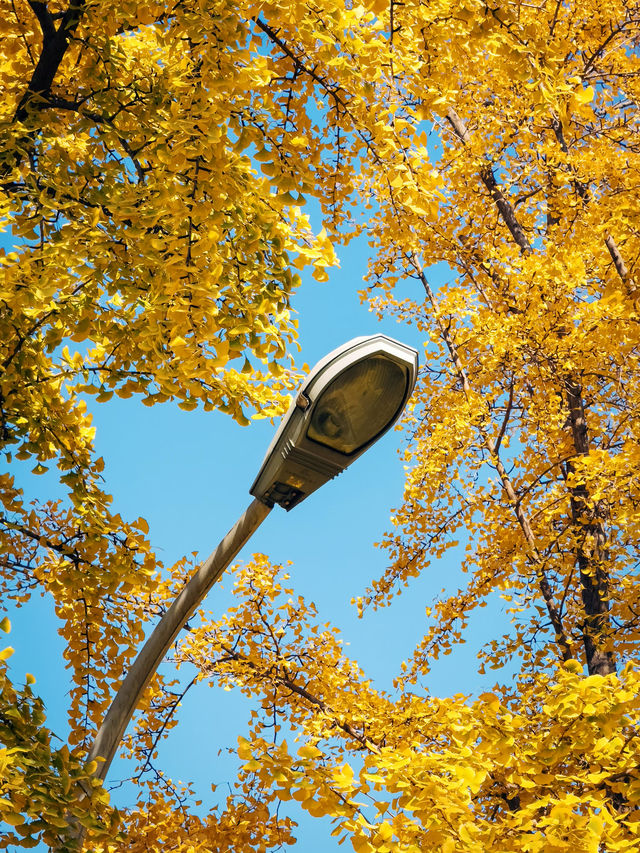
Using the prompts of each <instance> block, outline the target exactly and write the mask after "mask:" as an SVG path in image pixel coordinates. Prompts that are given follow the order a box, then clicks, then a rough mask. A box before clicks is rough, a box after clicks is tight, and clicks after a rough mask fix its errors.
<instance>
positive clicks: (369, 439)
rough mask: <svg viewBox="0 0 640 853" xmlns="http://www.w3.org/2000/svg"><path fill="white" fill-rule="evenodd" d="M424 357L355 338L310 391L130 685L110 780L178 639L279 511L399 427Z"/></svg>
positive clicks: (104, 744)
mask: <svg viewBox="0 0 640 853" xmlns="http://www.w3.org/2000/svg"><path fill="white" fill-rule="evenodd" d="M417 369H418V353H417V352H416V351H415V350H414V349H413V348H411V347H408V346H405V345H404V344H401V343H399V342H398V341H394V340H392V339H391V338H388V337H386V336H385V335H372V336H370V337H362V338H355V339H354V340H352V341H349V343H346V344H344V345H343V346H341V347H339V348H338V349H336V350H333V352H331V353H329V355H327V356H326V357H325V358H323V359H322V360H321V361H320V362H318V364H317V365H316V366H315V367H314V368H313V370H312V371H311V372H310V373H309V375H308V376H307V378H306V379H305V381H304V382H303V384H302V386H301V388H300V391H299V393H298V396H297V397H296V399H295V401H294V402H293V404H292V405H291V407H290V409H289V411H288V412H287V414H286V415H285V417H284V418H283V420H282V423H281V424H280V427H279V428H278V431H277V432H276V435H275V437H274V439H273V441H272V443H271V445H270V447H269V449H268V451H267V455H266V456H265V459H264V461H263V463H262V467H261V469H260V472H259V474H258V476H257V478H256V480H255V482H254V484H253V486H252V487H251V490H250V492H251V494H252V495H254V500H253V501H252V502H251V504H250V505H249V507H248V508H247V510H246V512H245V513H244V514H243V515H242V517H241V518H240V519H239V520H238V522H237V523H236V524H235V526H234V527H233V528H232V529H231V530H230V531H229V533H228V534H227V535H226V536H225V538H224V539H223V540H222V542H220V544H219V545H218V547H217V548H216V549H215V551H214V552H213V553H212V554H211V556H210V557H209V558H208V559H207V560H205V562H204V563H202V565H200V566H199V567H198V569H196V571H195V572H194V574H193V575H192V576H191V578H190V579H189V581H188V582H187V583H186V584H185V586H184V587H183V589H182V590H181V592H180V593H179V594H178V596H177V597H176V599H175V600H174V602H173V604H172V605H171V607H170V608H169V609H168V610H167V612H166V613H165V614H164V615H163V616H162V618H161V620H160V622H159V623H158V624H157V625H156V627H155V629H154V630H153V632H152V634H151V636H150V637H149V639H148V640H147V641H146V643H145V644H144V646H143V648H142V650H141V651H140V653H139V654H138V657H137V658H136V659H135V661H134V662H133V664H132V665H131V668H130V670H129V672H128V673H127V676H126V678H125V679H124V681H123V682H122V685H121V687H120V689H119V690H118V692H117V694H116V696H115V698H114V700H113V702H112V704H111V707H110V708H109V710H108V712H107V715H106V717H105V719H104V722H103V724H102V726H101V727H100V730H99V731H98V734H97V735H96V739H95V742H94V744H93V746H92V748H91V751H90V753H89V760H91V759H102V761H99V763H98V768H97V770H96V777H97V778H100V779H102V780H104V779H105V777H106V775H107V772H108V770H109V767H110V765H111V762H112V760H113V757H114V755H115V753H116V750H117V748H118V745H119V744H120V741H121V740H122V737H123V735H124V732H125V729H126V728H127V725H128V723H129V720H130V719H131V717H132V715H133V712H134V710H135V708H136V706H137V704H138V702H139V700H140V696H141V694H142V692H143V691H144V689H145V687H146V686H147V684H148V683H149V681H150V679H151V677H152V676H153V675H154V673H155V672H156V670H157V668H158V666H159V665H160V663H161V662H162V659H163V658H164V656H165V654H166V652H167V651H168V649H169V648H170V646H171V644H172V643H173V642H174V640H175V639H176V637H177V635H178V634H179V632H180V630H181V629H182V628H183V626H184V625H185V624H186V622H187V621H188V619H189V617H190V616H191V615H192V614H193V613H194V611H195V610H196V608H197V607H198V605H199V604H200V602H201V601H202V600H203V598H204V597H205V596H206V594H207V592H208V591H209V590H210V589H211V587H212V586H213V584H214V583H215V582H216V580H217V579H218V578H219V577H220V575H221V574H222V572H223V571H224V570H225V569H226V568H227V566H228V565H229V563H230V562H231V561H232V560H233V558H234V557H235V556H236V555H237V554H238V552H239V551H240V549H241V548H242V547H243V545H244V544H245V543H246V542H247V541H248V540H249V538H250V537H251V536H252V535H253V533H254V532H255V531H256V530H257V529H258V527H259V526H260V524H261V523H262V522H263V521H264V519H265V518H266V517H267V515H268V514H269V513H270V512H271V509H272V507H273V505H274V504H276V503H277V504H279V505H280V506H283V507H284V508H285V509H287V510H290V509H292V507H294V506H296V505H297V504H299V503H300V502H301V501H302V500H304V499H305V498H306V497H307V496H308V495H310V494H311V493H312V492H314V491H315V490H316V489H318V488H319V487H320V486H322V485H323V484H324V483H326V482H327V481H328V480H330V479H331V478H333V477H335V476H336V475H337V474H339V473H341V472H342V471H344V469H345V468H347V467H348V466H349V465H351V463H352V462H354V461H355V460H356V459H357V458H358V457H359V456H361V455H362V454H363V453H364V452H365V450H367V449H368V448H369V447H371V445H372V444H373V443H374V442H375V441H377V439H378V438H380V436H382V435H383V434H384V433H385V432H386V431H387V430H388V429H389V428H390V427H391V426H392V425H393V424H394V423H395V422H396V421H397V420H398V418H399V417H400V414H401V412H402V410H403V408H404V406H405V404H406V402H407V400H408V399H409V397H410V395H411V392H412V391H413V387H414V385H415V381H416V375H417Z"/></svg>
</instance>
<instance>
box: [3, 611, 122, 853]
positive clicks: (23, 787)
mask: <svg viewBox="0 0 640 853" xmlns="http://www.w3.org/2000/svg"><path fill="white" fill-rule="evenodd" d="M8 621H9V620H8V619H6V617H5V619H4V620H3V622H2V625H0V627H1V628H2V629H3V630H5V631H6V630H9V625H8ZM12 652H13V649H12V648H11V647H10V646H8V647H6V648H5V649H3V650H2V651H0V702H1V705H0V708H1V710H0V742H1V743H2V744H3V746H2V748H1V749H0V819H1V820H2V821H3V822H4V823H5V824H8V825H9V827H11V829H10V831H8V832H3V834H2V837H1V838H0V848H1V849H3V850H6V849H7V848H8V849H15V848H16V847H21V848H32V847H36V846H37V845H38V844H39V843H40V842H44V843H45V844H48V845H49V846H50V847H52V848H55V849H58V850H61V851H66V850H73V849H75V847H76V842H75V838H76V835H77V832H78V829H79V828H80V827H81V828H82V829H83V830H84V831H85V832H88V833H89V836H90V837H91V838H94V839H96V840H98V841H100V840H101V839H105V838H113V837H114V833H115V831H116V829H117V825H118V821H119V815H118V812H117V810H115V809H110V808H108V804H109V794H108V792H107V791H105V790H104V789H103V788H102V785H101V783H100V782H99V781H98V780H96V779H95V778H94V775H93V774H94V772H95V769H96V768H95V762H87V761H86V760H84V759H83V752H82V751H77V750H69V747H68V746H66V745H64V744H63V745H61V746H60V747H58V748H56V747H54V745H53V742H52V741H53V739H54V736H53V735H52V733H51V732H50V731H49V729H47V727H46V726H45V720H46V717H45V713H44V708H43V704H42V701H41V700H40V699H38V698H37V697H36V696H34V694H33V692H32V688H31V685H32V684H34V681H35V680H34V678H33V676H31V675H27V677H26V684H25V686H24V687H22V688H17V687H16V686H15V685H14V684H13V683H12V681H11V679H10V678H9V675H8V672H7V664H6V661H7V660H8V659H9V658H10V657H11V654H12Z"/></svg>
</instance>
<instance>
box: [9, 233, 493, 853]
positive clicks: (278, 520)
mask: <svg viewBox="0 0 640 853" xmlns="http://www.w3.org/2000/svg"><path fill="white" fill-rule="evenodd" d="M340 254H341V268H340V269H334V270H331V271H330V281H329V282H328V283H325V284H318V283H316V282H314V281H312V280H311V279H310V278H309V279H305V280H304V281H303V285H302V287H301V289H300V292H299V293H298V295H297V297H296V299H295V301H294V307H295V308H296V310H297V312H298V316H299V323H300V344H301V346H302V351H301V353H300V355H299V357H298V363H300V364H302V363H303V362H305V361H306V362H307V363H308V364H309V365H313V364H314V363H315V362H316V361H318V360H319V359H320V358H321V357H322V356H323V355H325V354H326V353H327V352H329V351H330V350H331V349H333V348H335V347H336V346H338V345H340V344H342V343H344V342H345V341H347V340H349V339H351V338H353V337H356V336H358V335H363V334H371V333H375V332H380V331H382V332H384V333H385V334H388V335H390V336H392V337H396V338H398V339H399V340H402V341H404V342H406V343H409V344H412V345H414V346H416V347H417V348H418V349H419V351H420V352H421V360H422V359H423V354H422V342H421V341H420V339H419V337H418V333H417V332H416V330H415V329H413V328H411V327H408V326H405V325H399V324H398V323H396V322H395V321H394V320H386V321H383V322H379V321H378V320H377V319H376V318H375V316H374V315H373V314H371V313H370V312H369V311H368V310H367V307H366V306H365V305H362V304H360V300H359V298H358V296H357V290H358V289H359V288H360V287H361V286H362V276H363V275H364V274H365V272H366V263H367V251H366V246H365V245H363V243H362V242H360V243H358V242H354V243H353V244H351V245H350V246H349V247H348V249H346V250H343V251H341V253H340ZM406 288H407V295H409V293H410V285H409V284H407V285H406ZM90 404H91V407H92V411H93V414H94V425H95V426H96V428H97V434H96V449H97V451H98V453H99V454H101V455H103V456H104V459H105V463H106V466H105V473H104V476H105V479H106V485H107V489H108V491H110V492H111V493H112V494H113V496H114V507H115V508H116V510H117V511H118V512H120V513H121V514H122V515H123V517H125V518H136V517H138V516H140V515H142V516H144V517H145V518H146V519H147V521H148V522H149V525H150V538H151V541H152V543H153V545H154V546H155V548H156V549H157V552H158V554H159V556H160V557H161V559H163V561H164V562H165V563H171V562H172V561H174V560H176V559H178V558H179V557H181V556H182V555H183V554H185V553H190V552H192V551H198V552H199V555H200V556H201V557H203V558H204V557H206V556H207V555H208V553H209V552H210V551H211V550H213V548H214V547H215V546H216V545H217V543H218V542H219V540H220V539H221V538H222V536H223V535H224V534H225V533H226V532H227V530H228V529H229V528H230V527H231V526H232V525H233V524H234V523H235V521H236V519H237V518H238V516H239V515H240V514H241V513H242V512H243V510H244V509H245V508H246V506H247V504H248V503H249V501H250V500H251V498H250V496H249V493H248V490H249V488H250V486H251V484H252V482H253V479H254V477H255V475H256V473H257V471H258V469H259V467H260V463H261V461H262V458H263V456H264V453H265V451H266V448H267V446H268V445H269V442H270V440H271V437H272V436H273V433H274V431H275V428H276V427H275V426H274V425H272V424H270V423H269V422H268V421H253V422H252V423H251V425H250V426H248V427H240V426H237V425H236V424H235V423H233V422H232V421H231V419H230V418H228V417H227V416H224V415H220V414H216V413H203V412H199V411H196V412H183V411H181V410H180V409H178V408H177V407H176V406H173V405H171V404H164V405H160V406H155V407H153V408H147V407H145V406H143V405H141V404H140V403H139V401H137V400H136V399H135V398H130V399H128V400H120V399H117V398H114V399H113V400H111V401H110V402H109V403H107V404H101V405H100V404H97V403H95V400H91V401H90ZM402 442H403V436H402V434H401V433H400V432H398V431H392V432H390V433H388V434H387V435H386V436H384V437H383V438H382V439H381V440H380V441H379V442H378V443H377V444H376V445H374V446H373V448H371V449H370V450H369V451H368V452H367V453H366V454H365V455H364V456H363V457H362V458H360V459H359V460H357V462H355V463H354V465H353V466H352V467H351V468H349V469H348V470H347V471H346V472H345V473H343V474H342V475H341V476H339V477H338V478H337V479H335V480H333V481H332V482H330V483H328V484H327V485H326V486H324V487H323V488H322V489H321V490H320V491H318V492H316V493H315V494H314V495H312V496H311V497H310V498H308V499H307V500H306V501H304V502H303V503H302V504H301V505H300V506H298V507H296V508H295V509H293V510H292V511H291V512H290V513H287V512H285V511H284V510H282V509H280V508H279V507H275V508H274V510H273V512H272V513H271V514H270V516H269V517H268V518H267V519H266V521H265V522H264V524H263V525H262V527H261V528H260V529H259V530H258V531H257V533H256V534H255V536H254V538H253V539H252V540H251V542H250V543H249V544H248V545H247V546H246V548H245V550H244V551H243V552H242V554H241V558H244V559H247V558H248V557H249V556H250V555H251V554H252V553H254V552H262V553H265V554H267V555H268V556H269V557H270V558H271V559H272V561H274V562H286V561H289V560H290V561H292V566H291V567H290V575H291V583H292V584H293V585H294V587H295V590H296V593H297V594H301V595H303V596H305V598H307V599H308V600H311V601H314V602H315V604H316V605H317V608H318V618H319V621H320V622H326V621H330V622H331V623H332V624H333V625H335V626H337V627H338V628H340V629H341V631H342V633H343V640H344V641H345V643H346V644H347V645H346V652H347V654H348V655H349V656H350V657H352V658H355V659H356V660H357V661H358V662H359V663H360V665H361V666H362V667H363V669H364V670H365V672H366V673H367V674H368V675H369V676H370V677H371V678H372V679H373V680H374V683H375V685H376V686H378V687H381V688H391V682H392V679H393V677H394V676H395V675H396V673H397V672H398V670H399V666H400V663H401V662H402V661H403V660H405V659H406V658H408V657H409V655H410V654H411V652H412V650H413V648H414V646H415V644H416V643H417V642H418V641H419V639H420V637H421V636H422V633H423V631H424V627H425V621H424V620H425V616H424V610H425V607H426V606H427V605H428V604H429V602H430V600H431V599H432V598H433V597H434V596H435V595H437V594H438V593H439V591H440V590H441V589H442V588H443V587H457V585H458V583H459V582H460V580H461V578H460V575H459V572H458V569H457V564H456V555H455V552H449V553H448V555H447V557H446V559H444V560H441V561H440V562H438V563H435V564H434V565H433V566H432V567H431V568H430V569H429V570H428V572H427V573H425V574H424V575H423V576H422V577H421V578H419V579H417V580H414V581H413V583H412V585H411V587H410V589H409V591H408V592H406V593H405V594H403V595H402V596H401V597H400V598H399V599H396V600H395V603H394V605H393V606H392V607H390V608H384V609H382V610H379V611H377V612H375V613H374V612H368V613H367V614H366V615H365V618H364V619H362V620H359V619H358V618H357V615H356V612H355V608H354V607H353V606H352V605H351V604H350V600H351V598H352V597H354V596H357V595H359V594H361V593H363V592H364V590H365V588H366V587H367V586H368V584H369V582H370V581H371V580H372V579H374V578H376V577H379V576H380V575H381V574H382V572H383V570H384V568H385V566H386V555H385V553H384V551H382V550H380V549H377V548H375V547H374V544H373V543H374V542H376V541H377V540H378V539H379V538H380V537H381V535H382V534H383V532H384V531H385V530H386V529H388V528H389V516H390V511H391V509H392V508H393V507H394V506H396V505H398V504H399V502H400V501H401V498H402V487H403V463H402V460H401V459H400V458H399V456H398V450H399V448H400V447H401V446H402ZM29 479H30V480H31V482H27V481H26V479H25V481H24V483H23V485H24V486H25V487H26V488H27V489H28V491H29V492H31V493H33V492H32V489H33V488H34V483H35V486H45V484H46V482H47V479H46V478H29ZM41 496H42V495H41ZM230 587H231V583H230V581H229V577H228V576H225V577H224V578H223V581H222V584H221V585H219V586H218V587H215V588H214V590H213V591H212V592H211V593H210V595H209V597H208V599H207V602H206V607H207V608H208V609H210V610H212V611H213V612H214V613H216V614H219V613H221V612H222V611H223V609H224V608H225V606H227V604H228V602H229V600H230V595H229V589H230ZM490 610H491V608H487V609H486V610H484V611H480V614H479V617H478V619H476V621H475V622H474V623H473V625H472V629H471V631H470V640H471V643H470V647H469V649H462V650H461V651H460V652H459V653H456V654H455V655H453V656H451V657H450V658H444V659H442V660H441V661H439V662H436V663H435V664H434V669H433V672H432V674H431V676H430V679H429V684H428V687H429V690H430V692H431V693H432V694H435V695H451V694H453V693H460V692H462V693H470V692H477V691H479V690H480V689H481V688H482V687H483V683H484V685H486V684H487V681H485V680H484V679H480V677H479V676H477V674H476V673H475V652H474V648H477V644H478V642H479V641H481V640H482V639H484V638H485V637H486V635H487V634H488V633H489V628H490V627H491V626H490V622H491V621H492V619H493V618H494V617H495V613H493V614H492V613H490V612H489V611H490ZM10 617H11V619H12V622H13V631H12V634H11V639H10V642H11V645H13V646H14V647H15V649H16V653H15V655H14V657H13V658H12V660H11V665H12V672H13V676H14V678H15V679H16V680H17V681H21V680H22V678H23V674H24V673H25V672H27V671H28V672H31V673H33V674H34V675H35V676H36V679H37V683H36V685H35V688H36V690H37V691H38V692H39V694H40V695H41V696H42V698H43V699H44V701H45V704H46V707H47V713H48V720H49V725H50V726H51V728H52V729H53V730H54V731H56V732H59V733H60V734H61V735H63V734H64V731H65V728H66V722H65V716H64V715H65V707H66V696H65V694H66V692H67V690H68V679H67V674H66V672H65V670H64V667H63V663H62V645H61V639H60V638H59V637H58V635H57V625H56V620H55V616H54V615H53V613H52V608H51V605H50V602H49V601H48V600H47V599H44V600H43V599H37V600H35V601H34V602H32V603H30V604H29V605H28V606H27V607H25V608H23V609H22V610H19V611H15V610H13V609H12V610H11V611H10ZM189 677H190V676H189V673H186V672H184V673H183V674H182V678H183V679H184V680H185V681H186V680H188V679H189ZM484 689H486V688H484ZM247 716H248V705H247V702H246V700H243V699H241V697H239V696H237V695H236V693H235V692H233V693H225V692H223V691H221V690H219V689H217V688H214V689H213V690H211V689H208V688H207V687H206V686H204V685H200V686H198V687H197V688H195V689H194V690H192V691H190V693H189V694H188V696H187V698H186V700H185V702H184V704H183V706H182V708H181V709H180V711H179V720H180V723H179V725H178V727H177V728H176V729H174V730H173V731H172V732H171V734H170V736H169V738H168V740H166V741H165V742H164V743H163V744H162V746H161V750H160V758H159V762H158V763H159V765H160V766H161V767H162V768H163V769H164V771H165V772H166V773H167V775H168V776H170V777H171V778H173V779H174V780H182V781H185V782H186V781H194V782H195V784H196V788H197V790H198V791H199V793H201V796H202V798H203V799H204V805H207V803H208V802H209V801H210V798H211V795H210V794H209V793H208V792H209V791H210V786H211V784H216V785H217V786H219V791H220V793H221V798H222V799H224V796H225V793H226V790H227V783H232V781H233V762H231V761H230V760H229V759H228V758H226V757H225V750H226V748H227V747H229V746H234V745H235V743H236V741H237V737H238V735H240V734H243V733H244V724H245V721H246V719H247ZM221 751H222V752H221ZM125 774H126V768H123V767H122V765H121V764H120V765H119V764H118V763H117V762H116V763H115V764H114V766H113V767H112V771H111V774H110V778H111V779H112V780H116V779H118V778H119V777H120V776H122V775H125ZM127 796H128V792H127V790H126V788H124V787H123V788H118V789H116V790H114V792H113V797H114V801H115V802H116V803H117V804H118V805H126V804H127ZM323 827H324V828H321V827H319V826H318V822H317V821H315V820H312V819H308V818H306V819H303V820H302V821H301V826H300V829H299V831H298V833H297V834H298V838H299V842H298V845H297V847H296V850H300V851H304V853H330V851H331V850H334V849H337V842H336V840H335V839H330V838H329V837H328V836H329V830H330V827H329V828H327V823H326V822H323ZM341 849H342V848H341Z"/></svg>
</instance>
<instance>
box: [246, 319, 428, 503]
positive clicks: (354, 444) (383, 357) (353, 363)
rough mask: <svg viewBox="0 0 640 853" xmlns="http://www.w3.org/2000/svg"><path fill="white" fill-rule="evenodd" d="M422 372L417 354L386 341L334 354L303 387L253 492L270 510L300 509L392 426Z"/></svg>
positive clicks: (363, 342)
mask: <svg viewBox="0 0 640 853" xmlns="http://www.w3.org/2000/svg"><path fill="white" fill-rule="evenodd" d="M417 372H418V353H417V352H416V350H415V349H413V347H410V346H407V345H406V344H402V343H400V342H399V341H395V340H393V339H392V338H388V337H387V336H386V335H370V336H367V337H360V338H354V339H353V340H352V341H349V342H348V343H346V344H343V345H342V346H340V347H338V348H337V349H335V350H333V351H332V352H330V353H329V354H328V355H327V356H325V357H324V358H323V359H321V360H320V361H319V362H318V363H317V364H316V366H315V367H314V368H313V370H311V372H310V373H309V374H308V376H307V377H306V378H305V380H304V382H303V383H302V386H301V387H300V389H299V391H298V395H297V397H296V398H295V400H294V401H293V403H292V404H291V406H290V407H289V410H288V411H287V413H286V414H285V416H284V417H283V419H282V422H281V424H280V426H279V427H278V430H277V432H276V434H275V436H274V438H273V441H272V442H271V444H270V446H269V449H268V450H267V453H266V456H265V458H264V461H263V463H262V467H261V468H260V472H259V474H258V476H257V477H256V479H255V482H254V483H253V485H252V487H251V489H250V493H251V494H252V495H253V496H254V497H256V498H258V499H259V500H261V501H262V502H263V503H266V504H267V505H269V506H273V504H276V503H277V504H279V505H280V506H282V507H284V508H285V509H286V510H290V509H292V508H293V507H294V506H297V504H299V503H300V502H301V501H303V500H304V499H305V498H306V497H308V495H310V494H311V493H312V492H315V491H316V489H319V488H320V486H322V485H324V483H326V482H327V481H328V480H331V479H332V478H333V477H335V476H336V475H337V474H340V473H341V472H342V471H344V469H345V468H347V467H348V466H349V465H351V463H352V462H354V461H355V460H356V459H357V458H358V457H359V456H361V455H362V454H363V453H364V452H365V450H367V449H368V448H369V447H371V445H372V444H374V442H376V441H377V440H378V439H379V438H380V437H381V436H382V435H383V434H384V433H385V432H387V430H388V429H389V428H390V427H391V426H393V424H394V423H395V422H396V421H397V420H398V418H399V417H400V414H401V413H402V410H403V409H404V407H405V405H406V403H407V400H408V399H409V397H410V396H411V393H412V391H413V388H414V385H415V382H416V376H417Z"/></svg>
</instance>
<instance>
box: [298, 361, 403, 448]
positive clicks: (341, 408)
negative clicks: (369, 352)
mask: <svg viewBox="0 0 640 853" xmlns="http://www.w3.org/2000/svg"><path fill="white" fill-rule="evenodd" d="M406 390H407V371H406V369H405V368H404V367H401V366H400V365H399V364H396V363H395V362H394V361H391V360H390V359H388V358H385V357H384V356H382V355H374V356H371V357H370V358H365V359H363V360H362V361H359V362H357V363H356V364H354V365H352V366H351V367H349V368H348V369H347V370H345V371H343V372H342V373H341V374H340V375H339V376H337V377H336V378H335V379H334V380H333V382H331V383H330V384H329V385H328V386H327V388H326V389H325V390H324V392H323V393H322V395H321V396H320V399H319V400H317V401H316V404H315V407H314V411H313V415H312V417H311V423H310V424H309V428H308V430H307V438H310V439H311V440H312V441H317V442H318V444H324V445H325V446H326V447H330V448H332V449H333V450H337V451H338V452H340V453H345V454H350V453H355V451H356V450H359V449H360V448H361V447H364V446H365V445H366V444H368V443H369V442H370V441H372V440H373V439H374V438H375V437H376V436H377V435H379V434H380V433H381V432H383V431H384V430H385V429H386V428H387V426H388V425H389V423H391V421H393V419H394V418H395V416H396V415H397V414H398V411H399V409H400V407H401V406H402V402H403V400H404V396H405V393H406Z"/></svg>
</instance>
